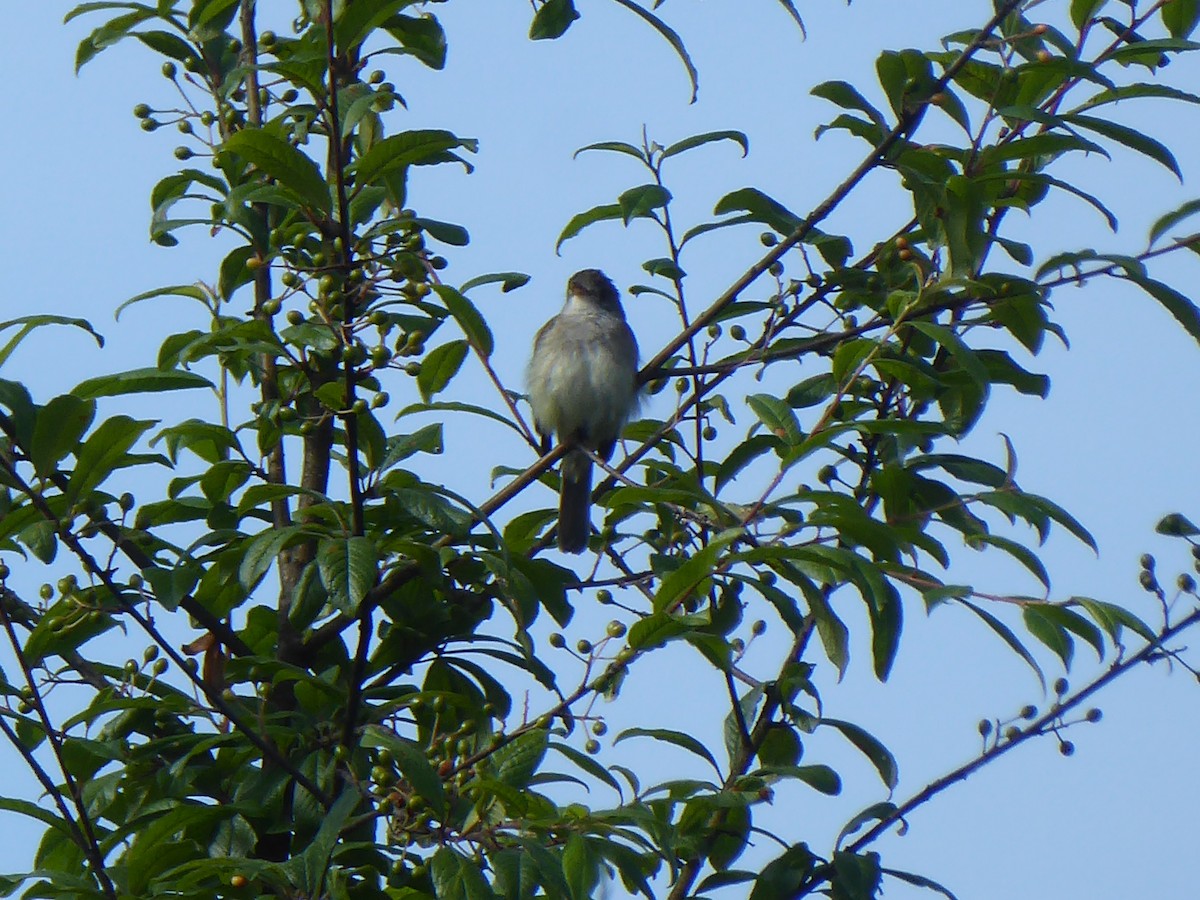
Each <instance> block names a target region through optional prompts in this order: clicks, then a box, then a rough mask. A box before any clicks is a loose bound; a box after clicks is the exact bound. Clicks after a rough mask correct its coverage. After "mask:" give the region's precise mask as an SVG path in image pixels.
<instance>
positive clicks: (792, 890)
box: [749, 843, 817, 900]
mask: <svg viewBox="0 0 1200 900" xmlns="http://www.w3.org/2000/svg"><path fill="white" fill-rule="evenodd" d="M816 864H817V859H816V857H815V856H813V854H812V851H810V850H809V849H808V845H807V844H803V843H801V844H794V845H793V846H791V847H788V848H787V849H786V850H784V851H783V853H782V854H780V855H779V856H777V857H776V858H775V859H773V860H771V861H770V862H769V863H767V864H766V866H764V867H763V870H762V872H761V874H759V876H758V878H757V879H755V882H754V890H752V891H751V892H750V898H749V900H785V898H789V897H795V896H797V893H796V892H797V889H798V888H799V887H800V885H801V883H802V882H804V881H805V880H806V879H807V878H808V876H809V873H811V872H812V871H813V868H814V866H816Z"/></svg>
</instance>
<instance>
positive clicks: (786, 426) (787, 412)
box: [746, 394, 804, 447]
mask: <svg viewBox="0 0 1200 900" xmlns="http://www.w3.org/2000/svg"><path fill="white" fill-rule="evenodd" d="M746 405H747V406H749V407H750V409H751V410H752V411H753V412H754V414H755V415H756V416H758V420H759V421H760V422H762V423H763V425H765V426H766V428H767V430H768V431H769V432H771V434H772V435H774V436H775V437H777V438H779V439H780V440H781V441H783V442H784V443H785V444H787V445H788V446H790V447H795V446H796V445H798V444H799V443H800V442H801V441H803V440H804V432H803V431H801V430H800V420H799V419H797V418H796V413H795V412H793V411H792V408H791V407H790V406H789V405H788V404H787V403H785V402H784V401H783V400H780V399H779V398H778V397H772V396H771V395H770V394H750V395H748V396H747V397H746Z"/></svg>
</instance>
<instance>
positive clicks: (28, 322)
mask: <svg viewBox="0 0 1200 900" xmlns="http://www.w3.org/2000/svg"><path fill="white" fill-rule="evenodd" d="M14 325H20V326H21V328H20V330H19V331H18V332H17V333H16V334H15V335H14V336H13V337H11V338H9V341H8V343H7V344H5V345H4V347H2V348H0V366H2V365H4V363H5V362H7V361H8V358H9V357H10V356H12V352H13V351H14V350H16V349H17V345H19V344H20V343H21V341H23V340H24V339H25V336H26V335H27V334H29V333H30V332H31V331H33V330H34V329H36V328H41V327H42V326H44V325H72V326H74V327H75V328H81V329H83V330H84V331H86V332H87V333H88V334H90V335H91V336H92V337H94V338H95V339H96V345H97V346H98V347H103V346H104V338H102V337H101V336H100V335H99V334H98V333H97V331H96V329H94V328H93V327H92V324H91V323H90V322H89V321H88V320H87V319H72V318H68V317H67V316H52V315H36V316H20V317H18V318H16V319H9V320H8V321H7V322H0V331H3V330H4V329H6V328H12V327H13V326H14Z"/></svg>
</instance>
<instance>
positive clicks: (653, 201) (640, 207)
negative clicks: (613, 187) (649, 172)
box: [617, 184, 671, 225]
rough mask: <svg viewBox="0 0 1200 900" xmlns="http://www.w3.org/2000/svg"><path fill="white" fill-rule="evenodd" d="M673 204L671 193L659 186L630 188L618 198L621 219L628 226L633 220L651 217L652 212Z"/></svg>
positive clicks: (649, 185) (647, 185)
mask: <svg viewBox="0 0 1200 900" xmlns="http://www.w3.org/2000/svg"><path fill="white" fill-rule="evenodd" d="M670 202H671V192H670V191H668V190H667V189H666V188H665V187H663V186H662V185H658V184H643V185H640V186H639V187H635V188H630V189H629V190H627V191H625V192H624V193H622V194H621V196H619V197H618V198H617V205H618V206H620V207H621V219H622V221H624V223H625V224H626V225H628V224H629V223H630V221H632V220H633V219H641V218H646V217H649V216H650V213H651V210H655V209H661V208H662V207H664V206H666V205H667V204H668V203H670Z"/></svg>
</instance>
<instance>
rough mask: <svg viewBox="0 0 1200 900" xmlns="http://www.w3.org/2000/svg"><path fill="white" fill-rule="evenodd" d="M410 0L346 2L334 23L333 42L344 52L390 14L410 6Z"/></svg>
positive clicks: (364, 38)
mask: <svg viewBox="0 0 1200 900" xmlns="http://www.w3.org/2000/svg"><path fill="white" fill-rule="evenodd" d="M411 5H412V0H375V2H374V3H350V4H347V5H346V6H345V7H344V8H343V11H342V13H341V15H339V16H338V17H337V22H336V23H335V24H334V30H333V33H334V44H335V46H336V47H337V48H338V50H339V51H340V52H342V53H345V52H346V51H348V50H351V49H352V48H355V47H357V46H358V45H359V44H361V43H362V42H363V41H365V40H366V39H367V38H368V37H369V36H370V34H371V32H372V31H374V30H375V29H376V28H378V27H379V26H380V25H382V24H383V23H384V22H385V21H386V20H387V19H388V18H389V17H390V16H392V15H394V14H395V13H398V12H400V10H402V9H404V7H406V6H411Z"/></svg>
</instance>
